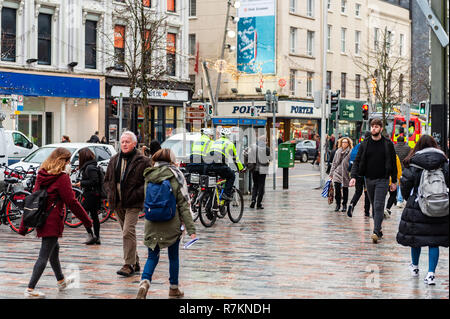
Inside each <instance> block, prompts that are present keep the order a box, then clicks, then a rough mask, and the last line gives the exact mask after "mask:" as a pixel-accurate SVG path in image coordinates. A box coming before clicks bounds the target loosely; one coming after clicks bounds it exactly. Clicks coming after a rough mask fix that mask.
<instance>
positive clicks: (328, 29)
mask: <svg viewBox="0 0 450 319" xmlns="http://www.w3.org/2000/svg"><path fill="white" fill-rule="evenodd" d="M331 29H332V26H331V24H329V25H328V27H327V50H328V51H330V50H331Z"/></svg>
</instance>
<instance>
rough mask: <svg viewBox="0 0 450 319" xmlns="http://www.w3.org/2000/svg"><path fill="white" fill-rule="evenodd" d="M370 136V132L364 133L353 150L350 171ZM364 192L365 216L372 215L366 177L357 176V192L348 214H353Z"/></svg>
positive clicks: (350, 215) (349, 206) (349, 215)
mask: <svg viewBox="0 0 450 319" xmlns="http://www.w3.org/2000/svg"><path fill="white" fill-rule="evenodd" d="M369 137H370V132H366V133H365V134H364V137H363V139H362V140H361V142H360V143H358V144H357V145H356V146H355V147H354V148H353V149H352V151H351V153H350V158H349V162H350V163H349V168H348V169H349V171H351V167H352V166H353V162H354V161H355V158H356V155H357V154H358V150H359V147H360V146H361V143H362V142H363V141H364V140H367V139H368V138H369ZM363 192H364V216H366V217H370V200H369V195H368V194H367V189H366V186H365V181H364V177H362V176H357V177H356V183H355V193H354V194H353V198H352V199H351V201H350V205H348V210H347V216H348V217H352V216H353V210H354V209H355V206H356V204H358V201H359V199H360V198H361V195H362V194H363Z"/></svg>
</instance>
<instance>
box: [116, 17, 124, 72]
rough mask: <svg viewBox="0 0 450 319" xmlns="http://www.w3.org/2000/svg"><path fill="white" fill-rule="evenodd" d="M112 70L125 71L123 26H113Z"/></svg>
mask: <svg viewBox="0 0 450 319" xmlns="http://www.w3.org/2000/svg"><path fill="white" fill-rule="evenodd" d="M114 69H115V70H119V71H123V70H124V69H125V26H123V25H116V26H114Z"/></svg>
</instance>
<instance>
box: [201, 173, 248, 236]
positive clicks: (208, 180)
mask: <svg viewBox="0 0 450 319" xmlns="http://www.w3.org/2000/svg"><path fill="white" fill-rule="evenodd" d="M211 175H212V174H211ZM225 182H226V180H224V179H219V180H218V179H217V177H216V176H210V175H201V176H200V186H201V193H200V194H199V195H198V196H199V198H198V203H199V206H198V207H199V211H198V214H199V217H200V222H201V223H202V224H203V226H205V227H211V226H212V225H214V223H215V222H216V219H217V218H224V217H225V216H226V215H227V214H228V217H229V219H230V220H231V221H232V222H233V223H238V222H239V221H240V220H241V218H242V215H243V213H244V198H243V196H242V193H241V192H240V191H239V190H238V189H237V188H236V187H234V186H233V187H232V191H231V197H232V199H231V201H226V200H223V199H222V194H223V192H224V184H225Z"/></svg>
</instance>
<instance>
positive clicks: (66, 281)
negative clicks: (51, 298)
mask: <svg viewBox="0 0 450 319" xmlns="http://www.w3.org/2000/svg"><path fill="white" fill-rule="evenodd" d="M74 281H75V278H73V277H68V278H64V281H63V282H62V283H57V286H58V290H59V291H61V290H64V289H66V288H67V287H68V286H69V285H70V284H72V283H73V282H74Z"/></svg>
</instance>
